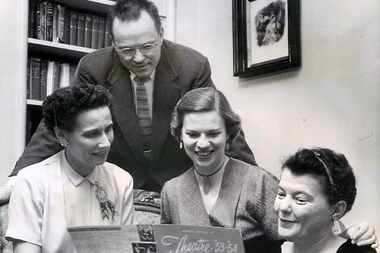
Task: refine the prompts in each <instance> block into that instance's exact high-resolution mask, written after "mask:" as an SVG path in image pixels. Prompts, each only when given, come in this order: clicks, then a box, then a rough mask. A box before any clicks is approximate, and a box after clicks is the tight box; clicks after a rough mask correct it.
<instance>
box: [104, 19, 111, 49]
mask: <svg viewBox="0 0 380 253" xmlns="http://www.w3.org/2000/svg"><path fill="white" fill-rule="evenodd" d="M111 45H112V40H111V19H110V18H109V17H107V18H106V25H105V32H104V47H109V46H111Z"/></svg>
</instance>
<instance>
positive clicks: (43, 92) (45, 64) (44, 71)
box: [39, 59, 48, 100]
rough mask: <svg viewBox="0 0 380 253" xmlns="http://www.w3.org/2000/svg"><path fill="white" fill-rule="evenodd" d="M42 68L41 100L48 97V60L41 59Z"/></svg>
mask: <svg viewBox="0 0 380 253" xmlns="http://www.w3.org/2000/svg"><path fill="white" fill-rule="evenodd" d="M40 68H41V70H40V97H39V99H40V100H45V98H46V91H47V90H46V86H47V70H48V60H45V59H42V60H41V67H40Z"/></svg>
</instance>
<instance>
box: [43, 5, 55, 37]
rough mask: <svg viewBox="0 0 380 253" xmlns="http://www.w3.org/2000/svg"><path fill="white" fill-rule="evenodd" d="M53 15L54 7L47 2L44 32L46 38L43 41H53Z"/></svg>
mask: <svg viewBox="0 0 380 253" xmlns="http://www.w3.org/2000/svg"><path fill="white" fill-rule="evenodd" d="M53 14H54V6H53V3H52V2H50V1H48V2H45V15H46V17H45V32H46V37H45V40H47V41H53V19H54V17H53Z"/></svg>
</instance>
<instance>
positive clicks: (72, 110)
mask: <svg viewBox="0 0 380 253" xmlns="http://www.w3.org/2000/svg"><path fill="white" fill-rule="evenodd" d="M110 103H111V95H110V93H109V92H108V91H107V90H106V89H105V88H104V87H103V86H100V85H91V84H81V85H78V86H70V87H65V88H60V89H57V90H55V91H54V92H53V93H52V94H51V95H50V96H48V97H47V98H46V99H45V101H44V103H43V104H42V115H43V119H44V122H45V125H46V127H47V128H48V129H49V130H50V131H52V132H53V133H54V127H58V128H60V129H64V130H67V131H69V132H71V131H72V130H73V129H74V127H75V120H76V116H77V115H78V114H79V113H81V112H84V111H87V110H90V109H96V108H99V107H103V106H110Z"/></svg>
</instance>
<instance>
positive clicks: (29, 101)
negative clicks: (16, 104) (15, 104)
mask: <svg viewBox="0 0 380 253" xmlns="http://www.w3.org/2000/svg"><path fill="white" fill-rule="evenodd" d="M26 104H27V105H32V106H42V101H41V100H35V99H27V100H26Z"/></svg>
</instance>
